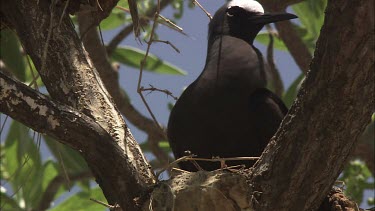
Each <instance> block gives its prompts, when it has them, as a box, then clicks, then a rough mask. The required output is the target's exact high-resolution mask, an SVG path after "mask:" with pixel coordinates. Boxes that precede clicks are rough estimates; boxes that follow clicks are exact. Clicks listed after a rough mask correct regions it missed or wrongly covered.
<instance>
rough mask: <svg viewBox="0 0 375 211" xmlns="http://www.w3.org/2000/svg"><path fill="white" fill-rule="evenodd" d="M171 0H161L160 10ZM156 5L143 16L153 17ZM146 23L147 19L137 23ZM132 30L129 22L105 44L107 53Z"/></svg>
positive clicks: (143, 24)
mask: <svg viewBox="0 0 375 211" xmlns="http://www.w3.org/2000/svg"><path fill="white" fill-rule="evenodd" d="M170 2H171V0H162V1H161V2H160V11H161V10H163V9H164V8H165V7H167V6H168V5H169V3H170ZM156 9H157V8H156V5H155V6H154V7H152V8H150V9H149V10H148V11H147V12H146V14H145V16H146V17H153V16H154V14H155V12H156ZM147 24H148V22H147V21H142V22H140V23H139V25H140V27H143V26H146V25H147ZM132 30H133V24H130V25H128V26H126V27H125V28H124V29H122V30H121V31H120V32H119V33H118V34H117V35H116V36H115V37H113V39H112V40H111V41H110V42H109V43H108V45H107V53H108V55H111V54H112V53H113V51H114V50H115V49H116V48H117V46H118V45H119V44H120V42H121V41H122V40H123V39H125V37H127V36H128V35H129V34H130V33H131V32H132Z"/></svg>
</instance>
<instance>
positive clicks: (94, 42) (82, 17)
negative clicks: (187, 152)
mask: <svg viewBox="0 0 375 211" xmlns="http://www.w3.org/2000/svg"><path fill="white" fill-rule="evenodd" d="M91 22H92V19H91V18H90V16H89V15H87V14H78V24H79V29H80V32H85V31H88V33H86V34H87V36H85V38H84V39H83V40H82V41H83V43H84V45H85V48H86V50H87V51H88V52H89V54H90V57H91V59H92V61H93V64H94V66H95V67H97V70H98V72H99V74H100V78H101V79H102V80H103V82H104V84H105V86H106V88H107V90H108V91H109V93H110V94H111V96H112V97H113V99H114V101H115V103H116V105H117V107H118V108H119V110H120V112H121V113H122V114H123V115H124V116H125V117H126V119H127V120H128V121H130V122H131V123H132V124H133V125H135V126H136V127H137V128H138V129H140V130H142V131H144V132H145V133H147V135H148V141H149V142H150V145H151V146H152V153H154V155H155V156H156V157H157V158H158V159H160V162H161V165H166V164H167V163H168V161H169V160H170V159H169V156H168V154H167V152H165V151H164V150H162V149H161V148H160V146H159V144H158V143H159V142H160V141H161V140H164V139H165V136H164V131H161V130H160V129H159V127H158V126H156V125H155V124H154V122H153V121H152V120H151V119H149V118H147V117H145V116H144V115H143V114H141V112H139V111H138V110H137V109H136V108H135V107H134V106H133V105H132V104H131V102H130V99H129V98H128V97H127V94H126V93H125V91H124V90H123V89H122V88H121V87H120V84H119V78H118V71H117V70H115V69H114V67H113V66H112V65H111V64H110V63H109V61H108V57H107V55H106V50H105V48H104V46H102V45H100V40H99V36H98V33H97V31H96V30H95V29H94V28H93V29H90V30H86V28H87V27H89V26H90V25H91Z"/></svg>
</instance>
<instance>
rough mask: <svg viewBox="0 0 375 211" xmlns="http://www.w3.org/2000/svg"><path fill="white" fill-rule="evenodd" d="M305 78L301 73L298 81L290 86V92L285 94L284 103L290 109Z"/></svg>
mask: <svg viewBox="0 0 375 211" xmlns="http://www.w3.org/2000/svg"><path fill="white" fill-rule="evenodd" d="M304 78H305V75H304V74H303V73H301V74H300V75H299V76H298V77H297V78H296V80H294V82H293V83H292V84H291V85H290V87H289V88H288V90H287V91H286V92H285V93H284V94H283V97H282V99H283V101H284V103H285V105H286V106H287V107H288V108H290V106H291V105H292V104H293V102H294V99H296V96H297V93H298V90H299V87H300V84H301V81H302V80H303V79H304Z"/></svg>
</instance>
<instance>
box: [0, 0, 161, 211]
mask: <svg viewBox="0 0 375 211" xmlns="http://www.w3.org/2000/svg"><path fill="white" fill-rule="evenodd" d="M52 2H54V1H52ZM63 8H64V7H63V5H60V6H59V5H54V4H50V1H47V0H39V1H5V2H2V7H1V13H2V17H5V18H6V20H7V21H8V22H9V23H11V26H12V27H13V28H14V29H15V30H16V32H17V34H18V37H19V39H20V41H21V42H22V44H23V46H24V47H25V50H26V52H27V53H28V54H29V55H30V57H31V58H32V60H33V62H34V64H35V67H36V68H37V70H38V73H39V74H40V76H41V78H42V80H43V82H44V84H45V86H46V88H47V90H48V92H49V94H50V95H51V98H52V99H53V101H55V102H58V103H59V104H61V105H66V106H70V107H73V108H74V109H76V110H77V111H78V112H79V113H80V115H81V114H82V115H86V116H88V117H89V118H91V120H92V121H94V122H96V123H97V124H98V125H99V126H100V128H102V129H103V130H104V131H105V132H106V133H107V135H109V136H110V137H111V138H110V139H109V138H96V139H100V140H98V141H93V140H87V139H83V138H84V137H81V136H77V137H71V140H70V146H72V147H73V148H75V149H77V150H81V153H82V155H83V156H84V158H85V160H86V161H87V163H88V165H89V167H90V169H91V171H92V172H93V174H94V176H95V177H96V180H97V182H98V183H99V185H100V187H101V188H102V189H103V192H104V194H105V196H106V198H107V200H108V201H109V203H111V204H114V203H118V204H120V205H121V207H123V208H124V209H130V210H134V209H137V208H138V207H137V205H136V203H135V201H134V198H136V197H139V196H140V195H141V194H143V193H144V191H146V189H147V187H148V186H149V185H152V184H153V183H154V182H155V178H154V176H153V173H152V171H151V170H150V167H149V165H148V163H147V161H146V159H145V158H144V155H143V154H142V152H141V150H140V148H139V146H138V144H137V143H136V141H135V140H134V138H133V136H132V134H131V133H130V131H129V130H128V128H127V127H126V124H125V122H124V120H123V118H122V116H121V114H120V113H119V112H118V110H117V108H116V107H115V106H114V104H113V102H112V99H111V97H110V95H109V94H108V92H107V91H106V89H105V87H104V85H103V83H102V81H101V79H100V77H99V74H98V73H97V71H96V69H95V68H94V67H93V65H92V64H91V61H90V59H89V58H88V56H87V53H86V51H85V50H84V48H83V46H82V43H81V41H80V39H79V37H78V36H77V33H76V32H75V30H74V26H73V25H72V23H71V21H70V19H69V16H68V15H67V13H64V12H63ZM2 106H3V105H2ZM4 106H8V104H4ZM29 116H30V117H31V115H29ZM12 117H13V118H14V119H16V120H18V119H21V117H20V116H19V115H18V114H14V116H12ZM59 124H60V123H59ZM60 125H61V124H60ZM85 132H87V131H85ZM85 132H84V131H82V133H83V134H85ZM65 133H69V131H65ZM103 137H106V136H105V135H103ZM94 140H95V139H94Z"/></svg>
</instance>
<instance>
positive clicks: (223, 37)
mask: <svg viewBox="0 0 375 211" xmlns="http://www.w3.org/2000/svg"><path fill="white" fill-rule="evenodd" d="M293 18H297V16H295V15H293V14H288V13H282V14H265V13H264V10H263V8H262V6H261V5H260V4H259V3H258V2H257V1H254V0H232V1H230V2H228V3H226V4H225V5H224V6H222V7H221V8H220V9H219V10H218V11H217V12H216V13H215V15H214V17H213V19H212V20H211V22H210V23H209V31H208V36H209V38H208V49H207V58H206V65H205V67H204V69H203V72H202V73H201V75H200V76H199V77H198V78H197V79H196V80H195V81H194V82H193V83H192V84H191V85H190V86H189V87H188V88H187V89H186V90H185V91H184V92H183V94H182V95H181V97H180V98H179V100H178V101H177V102H176V104H175V106H174V108H173V109H172V112H171V114H170V117H169V123H168V139H169V143H170V146H171V148H172V151H173V153H174V156H175V158H176V159H177V158H180V157H182V156H184V155H186V152H187V151H188V152H190V153H191V154H194V155H197V157H200V158H212V157H220V158H228V157H243V156H247V157H249V156H260V155H261V153H262V152H263V150H264V148H265V146H266V145H267V143H268V142H269V139H270V138H271V137H272V136H273V135H274V133H275V132H276V130H277V128H278V127H279V124H280V122H281V120H282V119H283V117H284V116H285V114H286V112H287V108H286V107H285V105H284V104H283V102H282V101H281V100H280V99H279V98H278V97H277V96H276V95H275V94H273V93H272V92H271V91H269V90H267V89H266V88H265V86H266V78H265V71H264V64H263V59H262V55H261V53H260V51H259V50H258V49H256V48H255V47H254V46H253V41H254V39H255V36H256V35H257V34H258V32H259V31H260V30H261V29H262V27H263V26H264V25H265V24H268V23H273V22H277V21H283V20H288V19H293ZM198 164H199V165H200V166H201V167H202V168H203V169H204V170H215V169H218V168H220V163H215V162H206V161H200V162H198ZM226 164H227V165H238V164H245V165H246V166H247V167H250V166H252V165H253V164H254V161H227V162H226ZM179 166H180V168H181V169H184V170H187V171H197V170H198V169H197V168H196V167H195V166H194V165H193V164H192V163H191V162H188V161H185V162H181V163H179Z"/></svg>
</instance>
